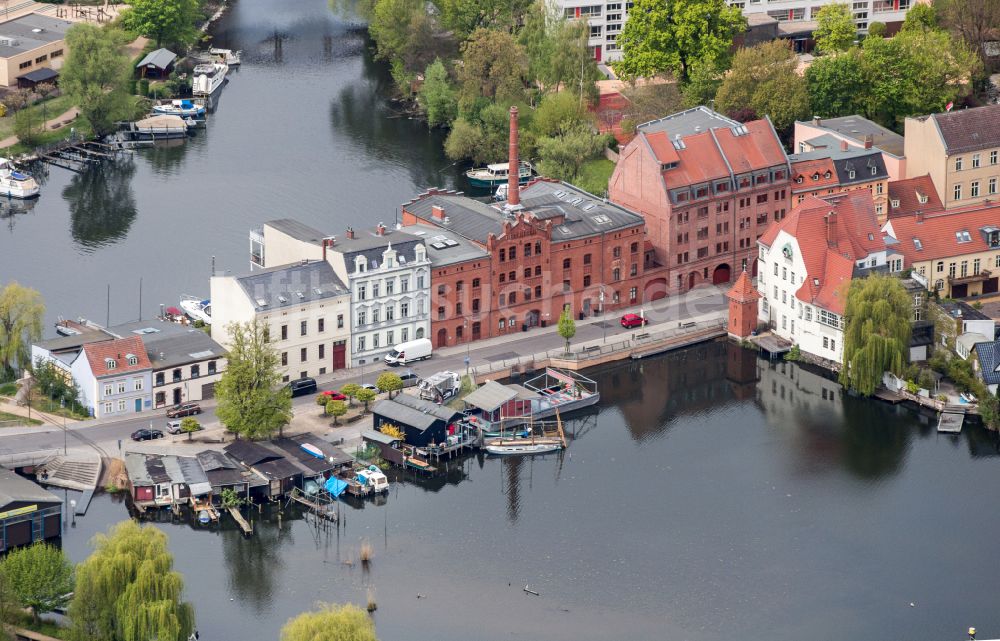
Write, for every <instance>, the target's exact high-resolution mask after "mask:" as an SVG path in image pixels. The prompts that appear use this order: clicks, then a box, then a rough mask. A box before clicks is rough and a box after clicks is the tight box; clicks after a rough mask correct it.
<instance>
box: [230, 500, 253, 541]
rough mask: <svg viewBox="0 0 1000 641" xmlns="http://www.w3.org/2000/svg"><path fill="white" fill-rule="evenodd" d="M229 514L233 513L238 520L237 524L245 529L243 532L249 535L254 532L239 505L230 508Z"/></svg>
mask: <svg viewBox="0 0 1000 641" xmlns="http://www.w3.org/2000/svg"><path fill="white" fill-rule="evenodd" d="M229 514H231V515H232V517H233V519H234V520H235V521H236V524H237V525H239V526H240V529H241V530H243V534H246V535H247V536H250V535H251V534H253V527H252V526H251V525H250V524H249V523H247V520H246V519H245V518H243V514H242V513H241V512H240V509H239V508H237V507H231V508H229Z"/></svg>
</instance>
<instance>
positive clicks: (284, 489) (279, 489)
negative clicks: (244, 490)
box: [225, 441, 302, 499]
mask: <svg viewBox="0 0 1000 641" xmlns="http://www.w3.org/2000/svg"><path fill="white" fill-rule="evenodd" d="M225 451H226V454H228V455H229V457H230V458H232V459H233V460H234V461H236V462H238V463H239V464H240V465H242V466H244V467H246V468H247V469H248V470H250V471H252V472H254V473H255V474H257V476H259V477H261V478H262V479H264V480H266V481H267V487H266V488H265V489H264V491H263V493H262V496H263V498H272V499H273V498H277V497H279V496H282V495H284V494H287V493H288V492H291V491H292V489H293V488H295V487H298V486H300V485H301V484H302V470H301V469H300V468H299V467H298V466H296V465H294V464H293V463H292V462H291V461H289V460H288V459H287V458H285V457H284V456H282V455H281V454H279V453H278V452H276V451H274V450H272V449H270V448H267V447H264V446H263V445H261V444H259V443H251V442H250V441H233V442H232V443H230V444H229V445H227V446H226V447H225ZM250 491H251V495H253V494H254V487H253V485H251V488H250Z"/></svg>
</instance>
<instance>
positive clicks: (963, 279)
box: [948, 269, 993, 285]
mask: <svg viewBox="0 0 1000 641" xmlns="http://www.w3.org/2000/svg"><path fill="white" fill-rule="evenodd" d="M992 276H993V274H992V273H991V272H990V271H989V270H985V269H984V270H983V271H981V272H979V273H978V274H971V275H969V276H949V277H948V283H949V284H950V285H964V284H966V283H978V282H980V281H984V280H989V279H990V278H991V277H992Z"/></svg>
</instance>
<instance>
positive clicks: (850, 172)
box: [847, 169, 854, 180]
mask: <svg viewBox="0 0 1000 641" xmlns="http://www.w3.org/2000/svg"><path fill="white" fill-rule="evenodd" d="M847 177H848V178H850V179H852V180H853V179H854V170H853V169H852V170H850V171H849V172H847Z"/></svg>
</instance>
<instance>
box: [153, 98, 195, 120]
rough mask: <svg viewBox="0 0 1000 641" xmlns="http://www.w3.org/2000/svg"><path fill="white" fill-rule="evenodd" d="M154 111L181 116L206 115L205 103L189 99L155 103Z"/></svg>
mask: <svg viewBox="0 0 1000 641" xmlns="http://www.w3.org/2000/svg"><path fill="white" fill-rule="evenodd" d="M153 113H155V114H163V115H167V116H180V117H181V118H202V117H204V116H205V105H203V104H202V103H200V102H194V101H193V100H187V99H181V100H171V101H170V102H163V103H160V104H158V105H154V106H153Z"/></svg>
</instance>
